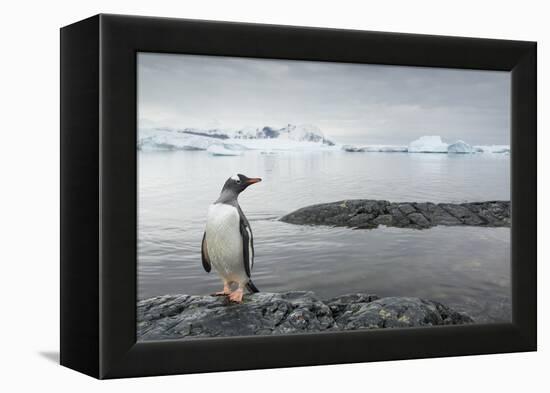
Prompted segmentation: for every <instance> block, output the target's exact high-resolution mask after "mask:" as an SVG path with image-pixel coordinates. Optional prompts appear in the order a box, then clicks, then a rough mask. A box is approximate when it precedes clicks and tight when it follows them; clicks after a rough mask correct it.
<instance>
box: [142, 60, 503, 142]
mask: <svg viewBox="0 0 550 393" xmlns="http://www.w3.org/2000/svg"><path fill="white" fill-rule="evenodd" d="M509 109H510V74H509V73H508V72H501V71H474V70H453V69H438V68H422V67H398V66H378V65H363V64H344V63H329V62H306V61H293V60H264V59H248V58H237V57H217V56H193V55H171V54H151V53H140V54H139V56H138V117H139V127H159V126H166V127H175V128H183V127H205V128H206V127H208V128H210V127H220V128H241V127H244V126H257V127H259V126H264V125H272V126H278V127H279V126H284V125H286V124H289V123H291V124H314V125H316V126H318V127H320V128H321V130H323V131H324V133H325V134H326V135H327V136H329V137H330V138H331V139H333V140H334V141H336V142H342V143H353V142H355V143H372V144H376V143H381V144H384V143H387V144H406V143H408V142H410V141H411V140H413V139H416V138H418V137H420V136H422V135H441V137H442V138H443V140H444V141H446V142H454V141H455V140H457V139H462V140H464V141H466V142H468V143H471V144H509V128H510V119H509V118H510V110H509Z"/></svg>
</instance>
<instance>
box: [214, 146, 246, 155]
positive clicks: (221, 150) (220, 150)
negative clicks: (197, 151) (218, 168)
mask: <svg viewBox="0 0 550 393" xmlns="http://www.w3.org/2000/svg"><path fill="white" fill-rule="evenodd" d="M206 151H207V152H208V153H210V154H211V155H213V156H240V155H241V154H243V151H242V150H237V149H235V148H232V146H230V145H229V146H226V145H225V144H221V145H210V146H208V149H206Z"/></svg>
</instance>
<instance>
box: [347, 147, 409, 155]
mask: <svg viewBox="0 0 550 393" xmlns="http://www.w3.org/2000/svg"><path fill="white" fill-rule="evenodd" d="M342 150H344V151H347V152H360V153H365V152H366V153H373V152H375V153H406V152H407V151H408V148H407V146H400V145H365V146H353V145H344V146H342Z"/></svg>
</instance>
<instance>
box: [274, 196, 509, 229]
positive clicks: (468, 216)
mask: <svg viewBox="0 0 550 393" xmlns="http://www.w3.org/2000/svg"><path fill="white" fill-rule="evenodd" d="M281 221H283V222H287V223H290V224H300V225H331V226H346V227H351V228H356V229H370V228H376V227H378V226H379V225H385V226H392V227H399V228H415V229H425V228H430V227H433V226H437V225H445V226H454V225H467V226H485V227H509V226H510V223H511V220H510V202H509V201H488V202H469V203H460V204H453V203H439V204H435V203H431V202H420V203H418V202H410V203H390V202H388V201H383V200H368V199H355V200H345V201H339V202H332V203H323V204H319V205H313V206H307V207H304V208H301V209H298V210H296V211H294V212H292V213H290V214H287V215H286V216H284V217H282V218H281Z"/></svg>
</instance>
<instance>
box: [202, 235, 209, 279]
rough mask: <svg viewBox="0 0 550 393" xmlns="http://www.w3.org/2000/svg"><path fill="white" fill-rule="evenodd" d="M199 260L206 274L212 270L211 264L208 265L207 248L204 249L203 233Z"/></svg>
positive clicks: (204, 236) (204, 238)
mask: <svg viewBox="0 0 550 393" xmlns="http://www.w3.org/2000/svg"><path fill="white" fill-rule="evenodd" d="M201 258H202V267H203V268H204V270H206V272H207V273H210V270H212V264H211V263H210V259H209V258H208V248H207V247H206V232H204V235H203V236H202V244H201Z"/></svg>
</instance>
